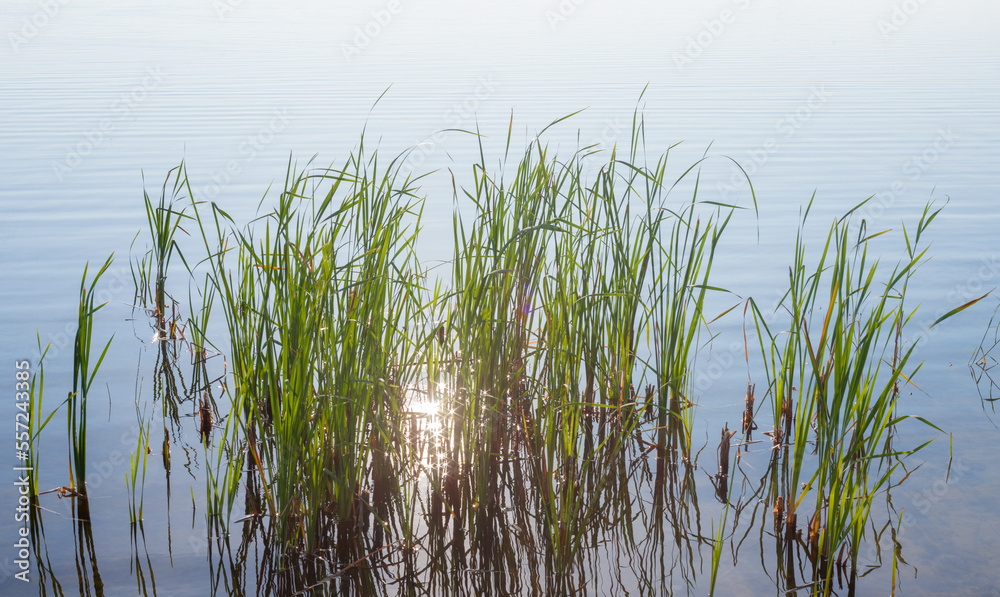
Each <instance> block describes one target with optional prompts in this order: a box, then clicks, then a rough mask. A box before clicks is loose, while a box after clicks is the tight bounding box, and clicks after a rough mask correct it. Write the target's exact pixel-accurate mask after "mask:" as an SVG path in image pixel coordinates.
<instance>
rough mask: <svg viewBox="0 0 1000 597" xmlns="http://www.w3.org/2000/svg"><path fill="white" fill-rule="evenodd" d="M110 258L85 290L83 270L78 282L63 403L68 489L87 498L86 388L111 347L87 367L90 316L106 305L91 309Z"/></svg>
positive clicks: (87, 389)
mask: <svg viewBox="0 0 1000 597" xmlns="http://www.w3.org/2000/svg"><path fill="white" fill-rule="evenodd" d="M113 260H114V256H109V257H108V259H107V260H106V261H105V262H104V265H102V266H101V268H100V269H99V270H98V271H97V273H96V274H94V277H93V278H92V279H91V281H90V286H89V288H88V286H87V270H88V267H89V266H88V267H84V269H83V279H82V280H81V282H80V307H79V311H78V314H77V331H76V337H75V339H74V341H73V390H72V391H71V392H69V396H68V397H67V399H66V402H67V408H68V416H67V417H66V423H67V436H68V437H69V456H70V468H69V476H70V488H71V489H73V490H75V491H76V492H77V493H80V494H81V495H84V496H86V494H87V485H86V483H87V398H88V397H89V395H90V387H91V386H92V385H93V383H94V378H95V377H96V376H97V370H98V369H100V367H101V363H102V362H104V357H105V355H107V353H108V348H109V347H110V346H111V339H110V338H109V339H108V341H107V343H106V344H105V345H104V348H103V350H101V354H100V355H99V356H98V358H97V362H95V363H91V356H92V355H91V341H92V336H93V330H94V315H95V314H96V313H97V312H98V311H99V310H100V309H101V308H103V307H104V305H105V304H106V303H102V304H100V305H95V304H94V301H95V294H96V293H95V289H96V286H97V283H98V281H99V280H100V279H101V276H102V275H103V274H104V272H106V271H107V270H108V268H109V267H111V263H112V261H113Z"/></svg>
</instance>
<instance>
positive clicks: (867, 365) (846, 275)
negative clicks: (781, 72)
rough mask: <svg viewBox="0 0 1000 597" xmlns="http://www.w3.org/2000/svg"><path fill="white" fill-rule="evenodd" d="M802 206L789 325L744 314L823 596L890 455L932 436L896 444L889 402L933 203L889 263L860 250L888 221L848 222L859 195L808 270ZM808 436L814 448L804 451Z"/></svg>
mask: <svg viewBox="0 0 1000 597" xmlns="http://www.w3.org/2000/svg"><path fill="white" fill-rule="evenodd" d="M811 205H812V202H811V201H810V203H809V205H807V206H806V208H805V211H804V214H803V217H802V222H803V225H802V226H801V227H800V229H799V233H798V237H797V243H796V256H795V262H794V265H793V266H792V267H791V268H789V289H788V291H787V294H786V295H785V300H784V301H783V303H782V307H781V308H782V310H784V311H786V312H787V313H788V314H789V321H788V323H787V326H788V328H787V329H786V331H785V332H783V333H782V334H781V335H780V337H779V335H776V334H774V333H772V332H771V330H770V329H769V328H768V327H767V325H766V324H765V323H764V321H763V317H762V314H761V313H760V311H759V309H758V308H757V306H756V304H753V313H754V319H755V323H756V325H757V331H758V336H759V338H760V345H761V349H762V356H763V358H764V361H765V363H767V369H766V371H767V375H768V384H769V393H770V395H771V397H772V404H773V408H774V410H773V412H774V431H773V432H772V433H773V437H774V441H775V443H776V444H778V445H785V443H789V444H791V452H789V451H787V450H785V451H784V452H783V454H785V458H787V459H788V460H787V462H788V464H787V466H788V470H789V473H788V474H787V476H786V475H782V479H781V486H782V487H781V490H776V491H781V493H780V497H781V498H782V499H783V502H784V505H785V513H784V515H785V519H786V521H788V523H789V524H790V525H792V527H794V525H795V521H796V520H797V519H798V520H804V518H799V517H798V516H796V514H797V513H798V512H799V510H800V508H802V507H803V506H805V505H806V504H809V503H811V504H812V514H811V518H809V524H808V525H807V528H805V529H803V533H804V534H805V536H806V543H807V546H808V550H809V551H808V554H809V558H810V560H811V561H812V564H813V571H814V572H813V581H814V582H815V583H816V587H817V591H818V592H821V593H824V594H829V592H830V591H831V590H832V578H833V576H832V575H833V573H834V571H835V570H837V569H838V568H845V567H846V568H849V569H850V570H851V571H856V570H857V565H858V552H859V550H860V548H861V545H862V544H863V542H864V541H865V538H866V536H867V533H868V531H867V529H868V528H869V526H870V525H869V524H868V521H869V519H870V516H871V508H872V505H873V504H874V502H875V500H876V498H877V496H878V495H880V494H881V493H882V492H883V491H884V490H885V489H886V488H887V487H888V486H889V484H890V479H891V475H892V473H893V472H894V471H895V470H896V468H897V467H898V466H899V460H900V459H901V458H902V457H905V456H907V455H909V454H912V453H914V452H916V451H919V450H920V449H922V448H924V447H925V446H926V445H927V444H929V443H930V442H927V443H924V444H922V445H919V446H916V447H912V448H908V449H896V448H894V447H893V446H892V444H891V437H892V434H893V430H894V428H895V426H896V425H897V424H899V423H900V422H902V421H903V420H905V419H907V418H911V417H908V416H906V415H900V414H899V412H898V397H899V387H900V385H902V384H907V383H911V381H912V380H913V378H914V376H915V374H916V373H917V371H918V370H919V369H920V366H919V365H910V358H911V355H912V353H913V350H914V347H915V345H916V343H915V342H914V343H910V344H909V345H907V344H906V338H907V337H908V336H907V335H905V334H904V329H905V328H906V324H907V323H908V322H910V321H911V320H912V317H913V313H914V311H913V310H907V308H906V306H905V295H906V288H907V284H908V283H909V281H910V279H911V277H912V276H913V275H914V273H915V271H916V270H917V268H918V266H919V265H920V263H921V262H922V261H923V259H924V256H925V253H926V250H927V249H926V248H925V247H923V246H922V244H921V237H922V236H923V234H924V233H925V231H926V230H927V227H928V226H929V225H930V224H931V222H932V221H933V220H934V218H935V217H936V216H937V214H938V213H939V211H940V209H934V208H933V207H932V206H930V205H928V206H927V208H926V209H925V210H924V212H923V213H922V215H921V217H920V219H919V220H918V222H917V225H916V227H915V228H914V229H913V230H912V231H910V230H907V228H906V226H905V225H904V226H903V240H904V241H905V245H906V258H905V259H904V260H902V261H901V262H900V263H899V264H897V265H896V266H895V267H893V268H892V269H887V268H885V267H884V266H881V265H880V264H879V263H878V261H877V260H872V259H871V258H870V257H869V246H870V244H871V243H872V242H873V240H874V239H876V238H878V237H881V236H882V235H883V234H885V232H888V231H879V232H874V233H869V231H868V230H867V228H866V226H865V223H864V222H861V223H860V225H854V226H852V225H851V218H850V216H851V214H852V213H853V212H854V211H856V210H857V209H858V208H860V207H861V206H862V205H864V203H861V204H859V205H858V206H856V207H855V208H854V209H852V210H851V211H849V212H848V213H847V214H845V216H843V217H842V218H839V219H838V220H836V221H835V222H834V223H833V224H832V226H831V228H830V232H829V234H828V236H827V239H826V243H825V246H824V247H823V250H822V252H821V254H820V255H819V258H818V261H817V262H816V265H815V266H813V267H812V268H810V267H809V266H807V261H806V256H805V255H806V247H805V242H804V236H805V235H804V224H805V221H806V219H807V217H808V214H809V209H810V207H811ZM977 300H978V299H977ZM974 302H975V301H973V302H970V303H967V304H966V305H963V306H962V307H960V308H958V309H956V310H953V311H952V312H950V313H948V314H946V316H944V317H942V318H940V319H939V320H938V321H937V322H935V325H936V324H937V323H940V322H941V321H943V320H944V319H947V318H948V317H950V316H952V315H954V314H955V313H957V312H959V311H961V310H962V309H964V308H967V307H968V306H971V305H972V304H974ZM792 412H794V416H791V417H790V416H789V413H792ZM913 418H916V419H917V420H919V421H920V422H922V423H924V424H926V425H929V426H930V427H932V428H933V429H935V430H938V431H940V429H938V428H937V427H935V426H934V425H933V424H931V423H929V422H928V421H926V420H924V419H921V418H919V417H913ZM809 445H812V446H813V454H814V455H815V458H811V457H810V455H809V454H807V446H809ZM772 497H774V496H772ZM793 531H794V528H793ZM845 548H846V551H845ZM852 582H853V581H852Z"/></svg>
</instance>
